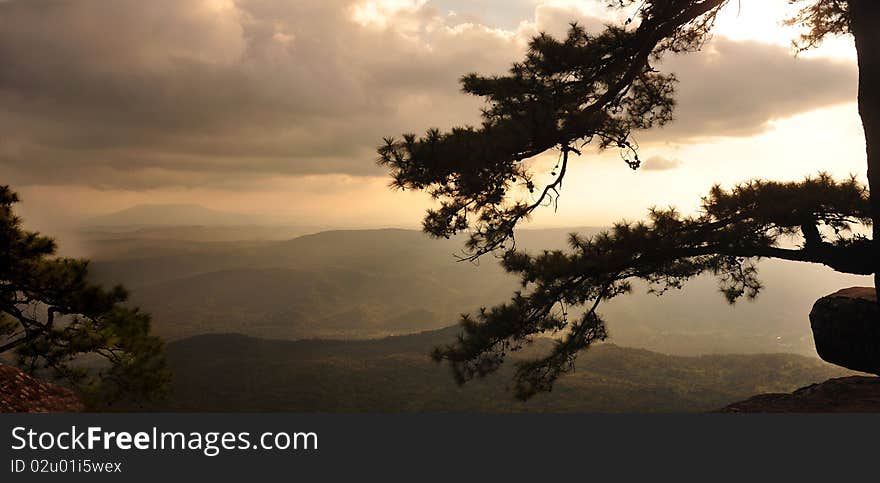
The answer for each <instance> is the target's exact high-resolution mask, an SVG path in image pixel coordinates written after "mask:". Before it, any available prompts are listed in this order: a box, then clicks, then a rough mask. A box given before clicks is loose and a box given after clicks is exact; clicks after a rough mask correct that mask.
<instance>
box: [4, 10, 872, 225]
mask: <svg viewBox="0 0 880 483" xmlns="http://www.w3.org/2000/svg"><path fill="white" fill-rule="evenodd" d="M604 3H605V2H604V1H599V0H322V1H320V2H316V1H304V0H296V1H290V0H151V1H149V2H144V1H142V0H115V1H113V2H108V1H105V0H70V1H58V0H0V66H3V67H2V68H0V133H2V134H0V182H2V183H3V184H10V185H11V186H12V187H13V188H14V189H15V190H16V191H18V192H19V193H20V194H21V196H22V198H23V203H22V205H21V207H20V211H21V212H22V213H23V214H24V215H25V219H26V221H27V222H29V223H32V224H33V225H35V226H40V227H46V226H54V225H59V224H64V223H69V222H72V221H74V220H78V219H81V218H83V217H89V216H94V215H99V214H104V213H109V212H115V211H119V210H122V209H124V208H127V207H130V206H134V205H138V204H165V203H169V204H172V203H174V204H176V203H196V204H201V205H203V206H206V207H209V208H213V209H217V210H224V211H231V212H236V213H253V214H261V215H266V216H270V217H272V219H273V220H278V221H279V222H284V223H293V224H296V223H299V224H321V225H324V226H358V227H366V226H372V227H380V226H404V227H407V226H411V227H416V226H418V225H419V223H420V221H421V219H422V215H423V212H424V210H425V209H426V208H427V207H429V206H431V201H430V200H429V199H428V198H427V196H425V195H424V194H422V193H411V192H397V191H392V190H390V189H389V188H388V182H389V178H388V176H387V173H386V172H385V171H384V170H383V168H380V167H378V166H377V165H376V162H375V160H376V157H377V156H376V152H375V150H376V147H377V146H378V145H379V144H381V142H382V138H383V137H385V136H393V135H399V134H401V133H404V132H416V133H420V132H424V131H425V130H426V129H428V128H431V127H438V128H441V129H449V128H451V127H453V126H457V125H465V124H473V123H477V122H479V108H480V107H481V101H480V100H479V99H477V98H474V97H469V96H466V95H464V94H462V93H461V91H460V86H459V84H458V79H459V78H460V76H461V75H463V74H465V73H468V72H479V73H482V74H492V73H503V72H504V71H505V70H506V69H507V68H508V67H509V65H510V64H511V63H512V62H514V61H517V60H518V59H520V58H521V57H522V55H523V53H524V52H525V48H526V44H527V42H528V40H529V39H530V38H531V37H532V36H534V35H535V34H537V33H538V32H548V33H551V34H554V35H561V34H563V33H564V32H565V29H566V26H567V25H568V23H569V22H571V21H574V20H576V21H578V22H579V23H581V24H582V25H585V26H586V27H587V28H588V29H598V28H600V27H601V25H602V24H603V23H604V22H614V21H617V20H619V15H620V14H619V12H615V11H609V10H607V9H606V8H605V7H603V4H604ZM787 3H788V2H787V1H786V0H741V1H736V0H733V1H732V2H731V3H730V4H729V5H728V6H727V7H726V9H725V11H724V12H722V14H721V16H720V18H719V20H718V25H717V26H716V29H715V35H714V36H713V38H712V40H711V41H710V42H709V43H708V44H707V45H706V47H705V48H704V50H703V51H702V52H699V53H691V54H687V55H680V56H671V57H668V58H666V59H665V60H664V61H663V63H662V65H661V66H660V67H661V70H663V71H668V72H674V73H676V75H677V76H678V78H679V79H680V84H679V87H678V94H677V99H678V102H679V104H678V107H677V109H676V113H675V118H676V121H675V122H673V123H672V124H670V125H669V126H667V127H665V128H663V129H660V130H654V131H650V132H643V133H637V134H636V140H637V141H638V143H639V145H640V146H641V148H640V149H641V151H640V155H641V157H642V158H643V159H645V160H646V162H645V166H644V167H643V168H642V169H640V170H638V171H635V172H634V171H631V170H629V169H628V168H627V167H626V165H625V164H624V163H623V161H621V159H620V156H619V153H618V152H616V151H614V150H609V151H605V152H596V151H590V150H588V151H585V152H584V154H583V156H581V157H579V158H577V159H576V160H574V162H573V163H572V166H571V167H570V170H569V174H568V175H567V178H566V181H565V185H564V190H563V191H562V197H561V199H560V200H559V207H558V209H557V211H555V212H554V211H553V210H551V209H546V210H542V211H539V212H538V213H537V214H536V216H535V217H534V220H533V221H532V223H531V225H530V226H534V227H541V226H585V225H594V226H595V225H605V224H609V223H612V222H614V221H616V220H619V219H629V220H635V219H639V218H642V217H643V216H644V215H645V213H646V210H647V208H648V207H650V206H676V207H678V208H679V209H680V210H682V211H684V212H690V211H692V210H694V209H695V208H696V207H697V206H698V203H699V200H700V197H701V196H702V195H704V194H705V193H706V192H707V191H708V189H709V187H710V186H711V185H712V184H714V183H721V184H722V185H725V186H730V185H732V184H735V183H737V182H742V181H746V180H748V179H751V178H769V179H778V180H796V179H800V178H802V177H804V176H806V175H810V174H816V173H817V172H819V171H823V170H824V171H828V172H830V173H832V174H834V175H836V176H848V175H850V174H855V175H857V176H859V177H860V178H861V179H863V180H864V179H865V176H864V171H865V153H864V136H863V132H862V130H861V123H860V120H859V118H858V113H857V109H856V105H855V99H856V90H857V83H858V72H857V69H856V61H855V50H854V48H853V46H852V43H851V41H850V40H849V39H846V38H839V39H832V40H830V41H828V42H826V43H825V44H824V45H823V46H822V47H820V48H819V49H816V50H814V51H810V52H806V53H801V54H799V55H795V52H794V50H793V48H792V47H791V41H792V39H794V38H795V37H796V35H797V31H796V29H795V28H793V27H783V26H782V25H781V20H782V19H784V18H786V17H787V16H789V15H790V14H791V12H792V10H791V8H790V7H789V6H788V5H787ZM547 157H548V159H549V158H554V159H555V154H554V153H549V154H548V155H547ZM541 162H542V160H537V161H536V166H538V167H540V166H542V164H541ZM550 164H552V163H550Z"/></svg>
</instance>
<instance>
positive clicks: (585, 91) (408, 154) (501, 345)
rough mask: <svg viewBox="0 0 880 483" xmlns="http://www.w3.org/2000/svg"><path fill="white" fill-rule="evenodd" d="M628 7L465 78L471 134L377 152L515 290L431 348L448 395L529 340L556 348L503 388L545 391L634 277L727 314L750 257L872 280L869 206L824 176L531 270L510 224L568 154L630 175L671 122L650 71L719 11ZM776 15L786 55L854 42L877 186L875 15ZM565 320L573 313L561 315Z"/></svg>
mask: <svg viewBox="0 0 880 483" xmlns="http://www.w3.org/2000/svg"><path fill="white" fill-rule="evenodd" d="M636 3H638V4H639V5H640V7H639V8H638V9H637V10H636V12H637V13H636V15H635V16H634V17H633V18H631V19H629V20H628V21H627V22H625V23H624V24H623V25H619V26H615V25H612V26H608V27H606V28H605V29H604V30H603V31H602V32H599V33H597V34H591V33H589V32H587V31H585V30H584V29H583V28H582V27H580V26H579V25H577V24H572V25H571V28H570V29H569V31H568V34H567V37H566V38H565V39H562V40H558V39H555V38H552V37H550V36H548V35H546V34H541V35H538V36H537V37H535V38H534V39H533V40H532V41H531V43H530V44H529V49H528V52H527V54H526V57H525V59H524V60H523V61H522V62H518V63H516V64H514V65H513V66H512V67H511V69H510V71H509V72H508V73H507V74H506V75H501V76H488V77H487V76H480V75H477V74H468V75H466V76H464V77H463V78H462V85H463V90H464V91H465V92H466V93H469V94H473V95H477V96H481V97H483V98H484V99H485V100H486V103H487V106H486V108H485V109H484V111H483V122H482V125H481V126H479V127H470V126H469V127H461V128H455V129H452V130H451V131H450V132H446V133H441V132H440V131H439V130H430V131H428V132H427V133H426V134H425V135H424V136H421V137H419V136H415V135H412V134H408V135H405V136H403V137H402V138H401V139H393V138H388V139H385V143H384V145H383V146H381V147H380V148H379V156H380V158H379V162H380V164H382V165H385V166H387V167H389V168H390V171H391V176H392V178H393V180H394V181H393V186H395V187H397V188H400V189H412V190H424V191H427V192H428V193H430V194H431V195H432V196H433V197H434V198H435V199H436V200H438V202H439V207H438V208H437V209H433V210H429V211H428V213H427V216H426V217H425V220H424V223H423V227H424V230H425V231H426V232H427V233H429V234H430V235H432V236H435V237H446V238H449V237H451V236H453V235H455V234H458V233H462V232H466V233H468V240H467V242H466V249H465V252H464V255H463V256H462V258H464V259H468V260H475V259H477V258H479V257H481V256H483V255H485V254H488V253H497V254H499V256H500V257H501V258H502V265H503V266H504V268H505V269H506V270H508V271H509V272H511V273H515V274H517V275H518V276H519V277H520V279H521V282H522V286H523V290H522V291H521V292H518V293H516V294H515V295H514V297H513V298H512V299H511V301H510V302H509V303H507V304H504V305H500V306H497V307H494V308H491V309H483V310H481V311H480V312H479V313H478V314H476V315H475V316H465V317H463V320H462V321H461V325H462V333H461V334H460V336H459V338H458V340H457V341H455V343H453V344H451V345H449V346H446V347H441V348H437V349H436V350H435V352H434V357H435V359H437V360H445V361H449V362H450V363H451V365H452V368H453V370H454V374H455V376H456V378H457V380H458V381H459V382H465V381H467V380H470V379H472V378H473V377H479V376H483V375H486V374H488V373H491V372H493V371H494V370H496V369H497V368H498V367H499V366H500V364H502V363H503V361H504V359H505V357H506V354H508V353H509V352H511V351H515V350H518V349H520V348H522V347H523V346H524V345H525V344H528V342H529V341H530V340H531V339H532V338H533V337H535V336H537V335H541V334H554V335H556V336H558V337H557V340H558V342H557V344H556V346H555V348H554V349H553V350H552V351H551V352H550V353H549V354H547V355H546V357H543V358H541V359H538V360H535V361H531V362H529V363H524V364H520V365H519V367H518V370H517V372H516V376H515V379H516V380H515V382H516V384H515V388H516V394H517V396H519V397H521V398H528V397H530V396H532V395H534V394H535V393H537V392H538V391H545V390H549V389H550V388H551V387H552V385H553V382H554V381H555V380H556V379H557V378H558V377H559V376H560V375H561V374H563V373H564V372H565V371H567V370H569V369H570V368H571V367H572V364H573V361H574V358H575V357H576V355H577V353H578V351H580V350H583V349H585V348H587V347H589V346H590V344H592V343H593V342H595V341H600V340H604V339H605V338H606V335H607V334H606V331H605V324H604V321H603V320H602V319H601V317H600V316H599V314H598V312H597V309H598V307H599V305H600V303H601V302H602V301H604V300H608V299H610V298H612V297H616V296H619V295H622V294H625V293H627V292H629V291H630V281H631V280H632V279H641V280H645V281H647V282H649V283H650V284H651V286H652V287H653V288H652V290H656V291H658V292H661V293H662V292H663V291H665V290H667V289H670V288H678V287H680V286H681V285H682V284H683V283H684V282H685V281H686V280H688V279H690V278H692V277H694V276H696V275H698V274H701V273H707V272H708V273H712V274H714V275H715V276H716V277H718V279H719V281H720V284H721V289H722V292H723V294H724V295H725V297H726V298H727V299H728V300H729V301H730V302H733V301H735V300H737V299H739V298H740V297H743V296H746V297H754V296H756V295H757V294H758V292H759V291H760V288H761V285H760V283H759V281H758V279H757V277H756V275H757V273H756V268H755V262H756V261H757V260H758V259H761V258H780V259H785V260H792V261H800V262H812V263H821V264H824V265H827V266H829V267H831V268H833V269H834V270H837V271H840V272H845V273H854V274H862V275H871V274H874V275H875V280H878V279H877V277H880V275H878V270H877V268H878V266H880V250H878V247H877V246H876V245H875V244H873V242H872V239H868V238H867V237H866V236H864V235H862V234H861V231H864V230H863V229H865V228H867V227H868V226H871V225H872V226H873V230H874V235H873V239H875V240H876V239H878V227H880V224H878V220H877V217H878V216H880V206H878V203H880V196H872V195H871V193H872V191H870V190H869V189H868V188H867V187H865V186H862V185H861V184H860V183H859V182H857V181H856V180H855V179H848V180H842V181H836V180H834V179H832V178H830V177H829V176H828V175H826V174H820V175H818V177H814V178H808V179H806V180H804V181H802V182H799V183H779V182H773V181H760V180H755V181H751V182H748V183H745V184H742V185H739V186H736V187H734V188H733V189H731V190H724V189H722V188H721V187H718V186H715V187H713V188H712V189H711V190H710V192H709V194H708V195H707V196H706V197H705V198H704V199H703V203H702V210H701V212H700V214H698V215H696V216H688V217H685V216H681V215H680V214H679V213H677V212H676V211H675V210H672V209H669V210H656V209H655V210H652V211H651V212H650V218H649V220H647V221H646V222H641V223H635V224H630V223H619V224H616V225H615V226H614V227H613V228H612V229H611V230H609V231H606V232H604V233H601V234H599V235H597V236H595V237H592V238H583V237H579V236H574V235H573V236H572V237H571V240H570V250H569V251H546V252H544V253H542V254H540V255H537V256H531V255H528V254H524V253H520V252H517V251H516V250H515V244H514V241H515V240H514V230H515V228H516V226H517V224H518V223H519V222H520V221H522V220H524V219H526V218H528V217H529V215H530V214H531V213H532V212H533V211H534V210H535V209H537V208H538V207H540V206H544V205H547V204H553V203H556V201H557V198H558V194H559V191H560V190H561V189H562V182H563V179H564V177H565V174H566V170H567V168H568V164H569V162H570V161H571V160H570V154H572V153H574V154H580V150H581V149H582V148H583V147H584V146H587V145H593V146H596V147H598V148H599V149H607V148H617V149H620V150H621V151H622V152H623V153H624V159H625V161H626V163H627V164H628V166H629V167H630V168H632V169H638V167H639V166H640V160H639V156H638V146H637V144H636V143H635V142H634V141H633V137H632V136H633V133H634V132H636V131H639V130H645V129H650V128H653V127H656V126H662V125H663V124H665V123H667V122H670V121H671V120H672V112H673V109H674V106H675V99H674V94H675V86H676V83H677V80H676V78H675V76H674V75H673V74H667V73H661V72H659V71H658V70H657V69H655V68H654V65H655V64H658V62H659V61H660V60H661V59H662V58H663V56H664V55H667V54H669V53H679V52H694V51H697V50H699V49H700V47H701V45H702V44H703V43H704V42H705V40H706V39H707V36H708V35H709V33H710V32H711V29H712V26H713V23H714V20H715V17H716V15H717V13H718V11H719V9H720V8H721V7H723V6H724V5H725V4H726V3H727V0H646V1H644V2H635V1H634V0H618V1H615V2H609V6H610V7H618V8H628V7H632V6H633V5H634V4H636ZM790 3H793V4H801V9H800V12H799V14H798V15H797V16H796V17H795V18H793V19H789V20H788V22H789V23H791V24H799V25H804V26H805V27H807V28H808V32H807V33H806V34H805V35H804V36H803V37H802V38H801V39H800V40H799V42H798V46H799V47H800V48H810V47H813V46H815V45H818V44H819V43H820V42H821V41H822V40H823V39H824V38H825V37H826V36H828V35H837V34H852V35H853V36H854V37H855V39H856V48H857V50H858V55H859V72H860V89H859V99H858V100H859V111H860V113H861V116H862V120H863V124H864V129H865V134H866V138H867V140H868V143H867V145H868V181H869V186H870V187H878V186H880V99H878V95H877V90H876V86H878V85H880V83H878V81H880V58H878V56H880V29H878V28H877V25H880V2H876V1H872V0H790ZM554 149H555V150H558V151H559V163H558V164H557V166H556V167H555V168H553V171H552V172H551V176H552V180H551V181H550V182H549V184H545V185H540V186H539V185H538V184H537V183H536V182H535V181H534V180H535V178H536V176H535V174H536V173H534V172H532V170H531V169H530V168H529V164H528V163H523V161H524V160H526V159H528V158H531V157H534V156H537V155H539V154H542V153H545V152H548V151H551V150H554ZM572 159H574V158H573V157H572ZM518 192H529V193H531V194H532V195H533V199H534V201H533V202H517V201H511V200H513V199H515V198H516V196H515V195H516V193H518ZM873 192H877V190H874V191H873ZM792 237H799V238H800V240H801V244H800V246H798V247H796V248H789V247H787V245H786V243H785V242H786V241H787V240H790V239H791V238H792ZM878 282H880V280H878ZM878 287H880V283H878ZM576 311H582V313H583V315H581V316H579V317H577V318H573V317H569V313H572V312H576Z"/></svg>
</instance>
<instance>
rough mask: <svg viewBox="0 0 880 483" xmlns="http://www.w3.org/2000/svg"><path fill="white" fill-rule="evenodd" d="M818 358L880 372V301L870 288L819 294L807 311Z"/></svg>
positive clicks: (867, 370)
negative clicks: (810, 309) (878, 301)
mask: <svg viewBox="0 0 880 483" xmlns="http://www.w3.org/2000/svg"><path fill="white" fill-rule="evenodd" d="M810 327H811V328H812V329H813V340H814V341H815V342H816V352H818V353H819V357H821V358H822V359H824V360H825V361H827V362H830V363H832V364H837V365H839V366H843V367H846V368H847V369H852V370H855V371H861V372H868V373H871V374H880V304H878V303H877V295H876V291H875V290H874V289H873V288H871V287H853V288H847V289H843V290H840V291H839V292H836V293H833V294H831V295H828V296H826V297H822V298H820V299H819V300H817V301H816V303H815V305H813V310H812V311H811V312H810Z"/></svg>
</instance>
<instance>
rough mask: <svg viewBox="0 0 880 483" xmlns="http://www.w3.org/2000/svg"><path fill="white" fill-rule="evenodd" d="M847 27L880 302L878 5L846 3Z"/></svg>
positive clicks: (858, 0) (868, 0)
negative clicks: (854, 55)
mask: <svg viewBox="0 0 880 483" xmlns="http://www.w3.org/2000/svg"><path fill="white" fill-rule="evenodd" d="M849 9H850V19H851V20H850V27H851V29H852V34H853V37H855V41H856V51H857V52H858V57H859V115H860V116H861V118H862V126H863V127H864V129H865V144H866V149H867V154H868V188H869V189H870V190H871V216H872V218H873V220H874V228H873V233H874V234H873V241H874V254H875V255H874V257H873V260H872V262H871V263H873V264H874V288H875V289H876V290H877V294H878V297H877V300H878V301H880V267H878V266H877V265H878V263H880V1H878V0H849Z"/></svg>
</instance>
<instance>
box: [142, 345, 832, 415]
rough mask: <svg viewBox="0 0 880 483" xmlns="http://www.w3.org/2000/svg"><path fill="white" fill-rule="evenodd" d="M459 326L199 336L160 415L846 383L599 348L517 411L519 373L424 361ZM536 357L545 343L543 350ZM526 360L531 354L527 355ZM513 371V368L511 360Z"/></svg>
mask: <svg viewBox="0 0 880 483" xmlns="http://www.w3.org/2000/svg"><path fill="white" fill-rule="evenodd" d="M455 330H456V329H454V328H446V329H441V330H436V331H429V332H422V333H418V334H413V335H406V336H397V337H388V338H383V339H377V340H369V341H340V340H302V341H280V340H266V339H257V338H252V337H247V336H242V335H238V334H215V335H203V336H197V337H193V338H188V339H185V340H180V341H176V342H172V343H171V344H169V345H168V348H167V352H168V358H169V362H170V364H171V368H172V370H173V371H174V382H173V388H172V395H171V397H170V399H168V400H167V401H164V402H162V403H159V404H156V405H155V406H153V407H150V408H149V409H151V410H161V411H294V412H450V411H451V412H461V411H464V412H691V411H709V410H713V409H718V408H721V407H723V406H725V405H727V404H730V403H732V402H734V401H738V400H741V399H744V398H746V397H749V396H751V395H753V394H757V393H762V392H788V391H791V390H794V389H797V388H799V387H802V386H805V385H807V384H810V383H814V382H819V381H824V380H826V379H828V378H830V377H838V376H842V375H847V374H849V373H848V372H847V371H845V370H843V369H840V368H837V367H834V366H831V365H828V364H825V363H823V362H821V361H819V360H817V359H812V358H807V357H802V356H796V355H791V354H763V355H713V356H700V357H675V356H667V355H662V354H657V353H654V352H649V351H646V350H641V349H630V348H624V347H618V346H615V345H612V344H602V345H599V346H597V347H595V348H593V349H591V350H590V351H588V352H585V353H584V354H582V356H581V357H580V358H579V359H578V362H577V367H576V370H575V372H574V373H572V374H570V375H567V376H565V377H564V378H562V379H561V380H560V381H559V383H558V384H557V387H556V388H555V389H554V391H553V392H552V393H551V394H542V395H539V396H536V397H535V398H533V399H532V400H530V401H528V402H526V403H521V402H519V401H517V400H515V399H514V398H513V396H512V394H511V393H509V392H507V391H506V386H507V385H508V384H509V382H510V375H511V370H512V365H511V364H510V363H508V364H505V367H504V368H503V369H502V370H501V371H500V373H499V374H496V375H493V376H490V377H488V378H486V379H483V380H479V381H474V382H472V383H469V384H467V385H465V386H462V387H458V386H457V385H456V384H455V383H454V381H453V380H452V377H451V376H450V374H449V373H448V370H447V369H446V368H445V367H441V366H439V365H437V364H435V363H433V362H431V361H430V360H429V358H428V355H427V354H428V352H429V351H430V348H431V347H433V346H434V345H436V344H441V343H444V342H446V341H448V340H449V339H450V338H451V337H453V336H454V334H455ZM536 345H537V346H539V347H538V348H546V346H547V343H546V342H541V341H538V342H537V343H536ZM526 356H527V355H526ZM509 362H510V361H509Z"/></svg>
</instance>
